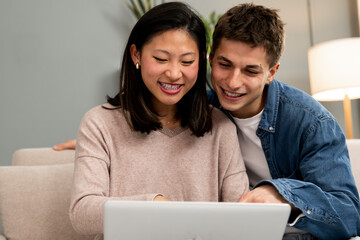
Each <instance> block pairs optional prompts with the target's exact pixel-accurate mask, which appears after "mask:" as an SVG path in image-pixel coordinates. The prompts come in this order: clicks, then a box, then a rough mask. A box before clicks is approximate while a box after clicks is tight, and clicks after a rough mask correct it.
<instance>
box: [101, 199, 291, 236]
mask: <svg viewBox="0 0 360 240" xmlns="http://www.w3.org/2000/svg"><path fill="white" fill-rule="evenodd" d="M103 209H104V240H240V239H246V240H251V239H257V240H258V239H266V240H279V239H282V236H283V234H284V232H285V228H286V224H287V221H288V218H289V215H290V205H288V204H268V203H266V204H263V203H228V202H226V203H225V202H221V203H219V202H154V201H146V202H145V201H119V200H110V201H107V202H105V204H104V206H103Z"/></svg>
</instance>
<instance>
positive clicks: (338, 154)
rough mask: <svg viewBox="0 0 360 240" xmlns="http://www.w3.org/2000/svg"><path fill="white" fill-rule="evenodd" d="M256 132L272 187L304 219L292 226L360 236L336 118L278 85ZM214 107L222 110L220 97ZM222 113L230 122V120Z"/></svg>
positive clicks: (359, 214) (331, 235)
mask: <svg viewBox="0 0 360 240" xmlns="http://www.w3.org/2000/svg"><path fill="white" fill-rule="evenodd" d="M266 89H267V100H266V104H265V109H264V112H263V115H262V119H261V121H260V123H259V126H258V129H257V131H256V134H257V136H258V137H259V138H260V140H261V144H262V148H263V151H264V153H265V157H266V160H267V163H268V165H269V169H270V173H271V176H272V178H273V179H266V180H262V181H261V182H259V183H258V184H257V185H256V186H255V187H257V186H259V185H261V184H264V183H270V184H272V185H273V186H274V187H275V188H276V189H277V190H278V191H279V193H280V194H281V195H282V196H283V197H284V198H285V199H286V200H287V201H289V202H290V203H291V204H293V205H294V206H296V207H297V208H299V209H300V210H301V211H302V212H303V214H304V215H305V216H304V217H301V218H299V219H298V220H297V221H296V223H295V224H294V227H296V228H298V229H301V230H304V231H306V232H309V233H311V234H313V235H314V236H316V237H318V238H321V239H345V238H350V237H352V236H356V235H359V234H360V204H359V195H358V191H357V189H356V186H355V181H354V177H353V175H352V172H351V168H350V160H349V154H348V150H347V146H346V142H345V136H344V134H343V132H342V130H341V128H340V126H339V125H338V123H337V122H336V120H335V119H334V117H333V116H332V115H331V113H329V112H328V111H327V110H326V109H325V108H324V107H323V106H322V105H321V104H320V103H318V102H317V101H316V100H314V99H313V98H312V97H311V96H309V95H308V94H306V93H305V92H302V91H300V90H298V89H296V88H294V87H291V86H289V85H287V84H284V83H282V82H279V81H277V80H274V81H273V82H271V83H270V84H269V86H268V87H266ZM208 97H209V100H210V103H211V104H212V105H214V106H216V107H219V108H221V106H220V104H219V101H218V99H217V97H216V94H215V93H214V92H213V91H208ZM223 111H224V112H225V113H226V114H227V115H228V116H229V117H230V118H231V115H230V114H229V113H228V112H226V111H225V110H224V109H223Z"/></svg>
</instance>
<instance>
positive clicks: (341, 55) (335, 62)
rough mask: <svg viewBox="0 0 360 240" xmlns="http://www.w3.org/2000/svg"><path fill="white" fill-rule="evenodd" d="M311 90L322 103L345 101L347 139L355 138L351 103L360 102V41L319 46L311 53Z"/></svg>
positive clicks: (351, 39)
mask: <svg viewBox="0 0 360 240" xmlns="http://www.w3.org/2000/svg"><path fill="white" fill-rule="evenodd" d="M308 60H309V61H308V62H309V74H310V87H311V94H312V96H313V97H314V98H315V99H316V100H318V101H343V103H344V114H345V124H346V137H347V138H348V139H351V138H353V129H352V116H351V102H350V101H351V99H356V98H360V38H345V39H338V40H333V41H329V42H324V43H320V44H317V45H315V46H313V47H311V48H310V49H309V52H308Z"/></svg>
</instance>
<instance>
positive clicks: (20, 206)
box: [0, 164, 89, 240]
mask: <svg viewBox="0 0 360 240" xmlns="http://www.w3.org/2000/svg"><path fill="white" fill-rule="evenodd" d="M73 168H74V164H60V165H43V166H1V167H0V216H1V219H2V224H3V230H4V234H5V236H6V238H8V239H14V240H15V239H16V240H23V239H24V240H25V239H27V240H29V239H37V240H42V239H44V240H45V239H46V240H48V239H89V238H88V237H87V238H85V237H81V236H79V235H77V234H76V233H75V231H74V230H73V228H72V226H71V223H70V219H69V216H68V211H69V206H70V191H71V184H72V175H73Z"/></svg>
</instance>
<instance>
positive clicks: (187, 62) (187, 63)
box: [182, 60, 195, 65]
mask: <svg viewBox="0 0 360 240" xmlns="http://www.w3.org/2000/svg"><path fill="white" fill-rule="evenodd" d="M194 62H195V61H194V60H191V61H183V62H182V63H183V64H185V65H191V64H193V63H194Z"/></svg>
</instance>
